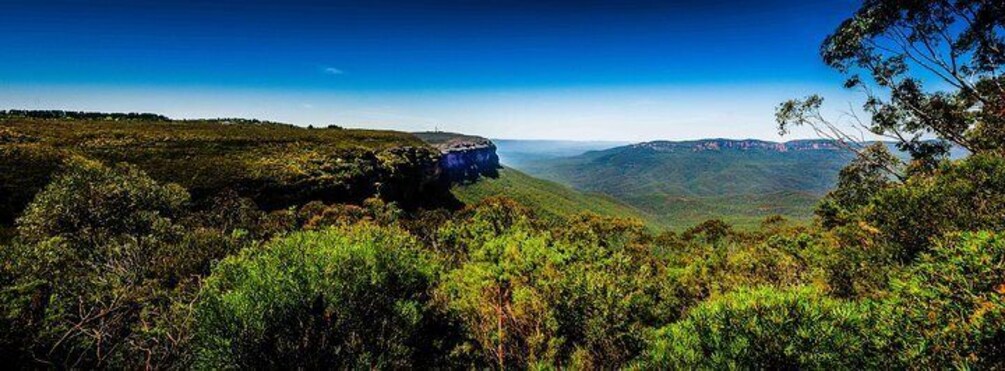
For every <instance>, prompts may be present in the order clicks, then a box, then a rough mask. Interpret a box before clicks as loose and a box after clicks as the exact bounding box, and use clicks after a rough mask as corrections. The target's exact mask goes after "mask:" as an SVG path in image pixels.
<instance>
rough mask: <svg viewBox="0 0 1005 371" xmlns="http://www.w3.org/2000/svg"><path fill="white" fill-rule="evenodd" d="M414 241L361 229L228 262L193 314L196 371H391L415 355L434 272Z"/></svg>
mask: <svg viewBox="0 0 1005 371" xmlns="http://www.w3.org/2000/svg"><path fill="white" fill-rule="evenodd" d="M416 244H417V243H416V241H415V240H414V239H413V238H411V237H410V236H408V235H407V234H405V233H403V232H401V231H399V230H396V229H387V228H382V227H377V226H373V225H369V224H360V225H357V226H353V227H340V228H333V229H327V230H324V231H318V232H300V233H294V234H292V235H290V236H288V237H285V238H282V239H279V240H276V241H273V242H271V243H269V244H267V245H265V246H263V247H262V248H257V249H249V250H246V251H245V252H243V253H242V254H240V255H237V256H232V257H230V258H227V259H226V260H224V261H223V262H222V263H221V264H220V265H219V266H218V267H216V269H214V270H213V274H212V275H211V276H210V277H209V278H208V279H207V280H206V284H205V287H204V289H203V292H202V293H201V300H200V302H199V304H198V307H197V309H196V320H197V344H198V349H197V355H198V363H199V364H200V365H201V366H202V367H208V368H219V367H232V366H237V367H265V368H328V367H336V368H357V367H366V368H396V367H406V366H414V365H416V364H417V359H419V358H422V357H431V356H432V355H431V354H428V353H424V352H420V347H422V346H423V345H424V344H427V343H432V342H433V340H431V338H430V337H424V336H425V335H427V334H423V332H422V327H423V326H424V324H425V323H426V322H427V321H428V320H429V318H428V317H427V316H428V315H429V314H428V313H427V310H428V308H427V300H428V287H429V285H430V281H431V279H432V277H433V267H432V266H431V265H430V263H429V262H428V259H427V258H426V257H424V256H423V254H422V253H421V251H420V250H419V249H417V247H416Z"/></svg>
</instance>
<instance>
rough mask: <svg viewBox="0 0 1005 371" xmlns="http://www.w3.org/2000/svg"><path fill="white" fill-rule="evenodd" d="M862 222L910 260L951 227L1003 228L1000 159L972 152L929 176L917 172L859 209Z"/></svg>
mask: <svg viewBox="0 0 1005 371" xmlns="http://www.w3.org/2000/svg"><path fill="white" fill-rule="evenodd" d="M864 215H865V221H866V222H867V223H868V224H869V225H870V226H872V227H875V228H877V229H878V230H879V231H880V232H881V234H880V237H881V238H882V239H884V240H887V241H890V242H893V243H896V244H897V245H899V246H901V248H902V250H901V252H900V254H899V258H900V259H901V260H902V261H910V260H911V259H913V258H914V257H916V256H917V255H918V254H919V253H921V252H924V251H925V250H926V249H927V248H928V247H930V246H931V245H932V242H933V239H937V238H939V237H941V236H943V235H945V234H946V233H951V232H955V231H978V230H1002V229H1003V227H1005V158H1001V157H996V156H973V157H970V158H967V159H965V160H961V161H954V162H950V161H947V162H944V163H942V164H941V165H940V167H939V168H938V169H937V170H935V171H934V173H933V174H931V175H917V176H913V177H911V179H910V180H908V182H907V183H906V184H905V185H903V186H899V187H891V188H889V189H886V190H884V191H882V192H880V193H879V194H878V195H877V196H875V197H874V198H873V200H872V202H871V203H870V204H869V205H868V206H866V208H865V210H864Z"/></svg>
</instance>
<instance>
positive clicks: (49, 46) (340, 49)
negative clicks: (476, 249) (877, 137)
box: [0, 0, 857, 140]
mask: <svg viewBox="0 0 1005 371" xmlns="http://www.w3.org/2000/svg"><path fill="white" fill-rule="evenodd" d="M856 5H857V1H852V0H825V1H774V0H768V1H726V0H707V1H695V2H684V1H633V0H625V1H613V0H611V1H578V2H572V1H511V0H484V1H477V0H449V1H448V0H444V1H422V0H417V1H387V0H371V1H358V2H342V1H297V0H293V1H284V2H279V1H275V2H266V1H260V0H244V1H236V0H217V1H213V2H207V1H176V2H166V1H147V0H138V1H137V0H131V1H127V0H92V1H87V0H62V1H45V0H32V1H22V0H0V106H4V107H10V108H65V109H89V110H126V111H155V112H158V113H165V114H168V115H171V116H175V117H201V116H243V117H256V118H264V119H274V120H282V121H288V122H293V123H297V124H304V125H306V124H309V123H316V124H321V123H341V124H346V125H348V126H359V127H386V128H396V129H402V130H423V129H432V128H433V127H440V128H441V129H449V130H457V131H465V132H470V133H474V134H482V135H489V136H494V137H516V138H572V139H630V140H641V139H655V138H669V139H674V138H687V137H703V136H723V137H762V138H771V137H773V136H774V130H773V127H772V123H771V117H770V113H771V112H772V108H773V106H774V105H775V104H777V103H778V100H781V99H785V98H788V97H798V96H801V95H805V94H807V93H809V92H814V91H820V92H824V93H829V94H833V95H835V96H836V97H837V99H839V100H840V99H845V102H846V101H847V98H846V96H844V95H843V94H842V93H838V92H836V89H835V88H836V87H838V86H839V85H840V81H841V79H840V76H838V75H837V74H836V73H835V72H834V71H831V70H829V69H828V68H827V67H826V66H824V65H823V63H822V62H821V61H820V58H819V52H818V51H819V45H820V42H821V41H822V40H823V38H824V37H825V36H826V35H827V34H828V33H829V32H830V31H832V30H833V29H834V28H835V27H836V26H837V25H838V23H839V22H840V21H841V20H842V19H844V18H846V17H847V16H848V15H850V14H851V12H852V11H853V10H854V9H855V7H856ZM839 103H840V102H839Z"/></svg>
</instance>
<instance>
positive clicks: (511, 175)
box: [452, 168, 660, 228]
mask: <svg viewBox="0 0 1005 371" xmlns="http://www.w3.org/2000/svg"><path fill="white" fill-rule="evenodd" d="M452 191H453V193H454V195H455V196H457V198H458V199H459V200H461V201H462V202H464V203H466V204H474V203H477V202H479V201H482V200H484V199H486V198H489V197H496V196H505V197H509V198H512V199H514V200H516V201H517V202H519V203H521V204H523V205H524V206H527V207H529V208H530V209H532V210H534V211H535V212H537V213H538V214H541V215H542V216H561V217H568V216H572V215H576V214H580V213H583V212H592V213H595V214H598V215H602V216H610V217H619V218H634V219H639V220H642V221H645V222H646V224H647V225H649V226H651V227H657V228H658V227H660V225H658V224H657V223H655V221H654V220H652V219H651V218H649V217H647V216H646V215H645V214H643V213H642V212H640V211H639V210H637V209H635V208H634V207H632V206H628V205H625V204H623V203H621V202H619V201H617V200H614V199H612V198H610V197H608V196H604V195H600V194H594V193H584V192H580V191H577V190H575V189H572V188H569V187H566V186H563V185H561V184H558V183H555V182H551V181H547V180H542V179H538V178H534V177H532V176H529V175H527V174H524V173H522V172H520V171H518V170H514V169H510V168H503V169H502V170H500V171H499V177H498V178H494V179H492V178H486V179H481V180H479V181H478V182H475V183H472V184H461V185H456V186H454V187H453V190H452Z"/></svg>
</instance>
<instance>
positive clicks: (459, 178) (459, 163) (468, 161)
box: [415, 132, 501, 183]
mask: <svg viewBox="0 0 1005 371" xmlns="http://www.w3.org/2000/svg"><path fill="white" fill-rule="evenodd" d="M415 136H417V137H419V139H422V140H423V141H425V142H426V143H429V145H431V146H433V147H434V148H436V149H437V150H439V151H440V153H441V154H442V157H441V158H440V164H439V168H440V171H441V173H442V175H441V176H442V177H443V180H444V181H446V182H447V183H465V182H472V181H475V180H477V179H478V178H480V177H483V176H486V177H490V178H495V177H498V176H499V168H500V167H501V166H500V165H499V155H498V154H496V145H495V144H494V143H492V141H491V140H488V139H485V138H482V137H476V136H470V135H463V134H456V133H443V132H424V133H415Z"/></svg>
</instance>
